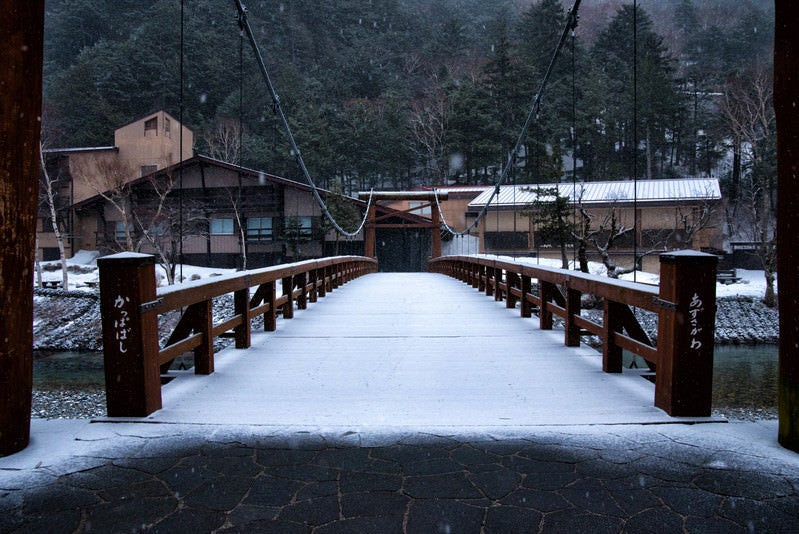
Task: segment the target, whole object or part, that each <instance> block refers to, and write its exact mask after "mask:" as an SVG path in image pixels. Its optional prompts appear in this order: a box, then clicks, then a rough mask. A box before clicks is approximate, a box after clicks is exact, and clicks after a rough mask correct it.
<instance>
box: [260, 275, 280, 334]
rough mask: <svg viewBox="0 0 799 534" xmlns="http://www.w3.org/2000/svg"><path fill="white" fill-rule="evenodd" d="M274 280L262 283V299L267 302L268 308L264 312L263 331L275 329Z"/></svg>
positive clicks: (275, 291) (275, 296)
mask: <svg viewBox="0 0 799 534" xmlns="http://www.w3.org/2000/svg"><path fill="white" fill-rule="evenodd" d="M275 285H276V284H275V282H268V283H266V284H264V286H262V287H264V301H266V302H268V303H269V309H268V310H267V311H266V312H264V331H265V332H274V331H275V330H277V308H276V307H275V299H276V298H277V295H276V293H277V290H276V289H275Z"/></svg>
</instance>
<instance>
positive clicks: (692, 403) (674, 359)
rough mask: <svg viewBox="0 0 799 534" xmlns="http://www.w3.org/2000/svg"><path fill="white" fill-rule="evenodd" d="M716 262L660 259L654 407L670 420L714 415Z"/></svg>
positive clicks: (693, 256)
mask: <svg viewBox="0 0 799 534" xmlns="http://www.w3.org/2000/svg"><path fill="white" fill-rule="evenodd" d="M717 262H718V258H717V257H716V256H714V255H712V254H704V253H702V252H695V251H679V252H670V253H666V254H661V256H660V299H661V302H662V306H663V307H662V309H661V311H660V312H659V320H658V355H659V358H658V364H657V373H656V378H655V406H657V407H658V408H661V409H662V410H665V411H666V412H667V413H668V414H669V415H673V416H693V417H702V416H709V415H710V411H711V402H712V391H713V342H714V337H715V320H716V264H717Z"/></svg>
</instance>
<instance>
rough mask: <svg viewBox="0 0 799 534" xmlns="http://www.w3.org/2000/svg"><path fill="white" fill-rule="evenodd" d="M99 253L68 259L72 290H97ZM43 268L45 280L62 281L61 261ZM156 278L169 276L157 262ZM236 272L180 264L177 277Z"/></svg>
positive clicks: (197, 277)
mask: <svg viewBox="0 0 799 534" xmlns="http://www.w3.org/2000/svg"><path fill="white" fill-rule="evenodd" d="M98 256H99V254H98V253H97V252H93V251H86V250H81V251H78V253H77V254H75V256H74V257H72V258H70V259H68V260H67V270H68V271H69V279H68V284H69V287H68V288H67V289H69V290H70V291H73V290H76V291H95V290H96V289H97V284H98V282H99V278H100V273H99V271H98V269H97V258H98ZM40 265H41V269H42V281H43V282H58V283H61V281H62V276H61V262H60V261H43V262H40ZM155 272H156V274H155V276H156V278H158V285H159V286H163V285H166V283H167V282H166V281H167V277H166V274H165V272H164V269H163V268H162V267H161V266H160V265H158V264H156V271H155ZM233 272H235V269H218V268H211V267H197V266H194V265H182V266H181V265H178V267H177V269H176V278H180V277H181V275H182V280H183V281H186V282H189V281H194V280H203V279H206V278H211V277H216V276H219V275H223V274H229V273H233ZM37 280H38V279H37V277H36V276H34V283H35V284H36V285H38V281H37Z"/></svg>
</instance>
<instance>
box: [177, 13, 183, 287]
mask: <svg viewBox="0 0 799 534" xmlns="http://www.w3.org/2000/svg"><path fill="white" fill-rule="evenodd" d="M183 20H184V17H183V0H180V58H179V60H178V62H179V63H180V67H179V69H178V70H179V71H180V74H179V78H180V92H179V94H180V96H179V98H178V100H179V102H178V116H179V121H178V122H180V133H179V134H178V142H179V143H180V147H179V148H178V160H179V161H180V163H179V164H178V184H179V187H180V190H179V194H178V225H179V226H178V234H179V235H178V237H179V239H180V242H179V245H178V247H179V248H178V260H179V262H180V263H179V265H180V281H181V282H183V26H184V22H183Z"/></svg>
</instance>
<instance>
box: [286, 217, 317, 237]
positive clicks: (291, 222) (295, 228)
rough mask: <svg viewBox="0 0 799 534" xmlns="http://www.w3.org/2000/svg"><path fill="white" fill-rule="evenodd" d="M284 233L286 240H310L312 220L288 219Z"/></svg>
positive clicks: (302, 218)
mask: <svg viewBox="0 0 799 534" xmlns="http://www.w3.org/2000/svg"><path fill="white" fill-rule="evenodd" d="M285 232H286V238H287V239H297V238H310V237H312V236H313V218H312V217H288V218H287V219H286V224H285Z"/></svg>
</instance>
